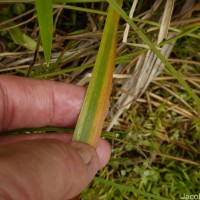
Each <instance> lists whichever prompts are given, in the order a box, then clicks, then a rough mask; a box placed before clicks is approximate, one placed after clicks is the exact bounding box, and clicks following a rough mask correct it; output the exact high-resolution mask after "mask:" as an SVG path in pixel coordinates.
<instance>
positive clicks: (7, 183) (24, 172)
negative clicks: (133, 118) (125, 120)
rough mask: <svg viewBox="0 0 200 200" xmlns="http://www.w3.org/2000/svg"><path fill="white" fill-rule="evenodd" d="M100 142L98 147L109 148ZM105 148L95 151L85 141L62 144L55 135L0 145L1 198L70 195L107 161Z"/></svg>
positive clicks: (44, 199)
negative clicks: (101, 150) (48, 137)
mask: <svg viewBox="0 0 200 200" xmlns="http://www.w3.org/2000/svg"><path fill="white" fill-rule="evenodd" d="M100 145H102V148H100V147H98V148H97V149H109V147H108V144H107V143H105V142H100ZM98 151H100V150H98ZM105 152H106V151H105V150H104V153H102V152H100V153H98V154H97V153H96V151H95V149H94V148H92V147H91V146H90V145H87V144H85V143H78V142H72V143H71V144H65V143H63V142H61V141H58V140H54V139H37V140H32V141H22V142H18V143H14V144H9V145H3V146H1V147H0V166H1V167H0V180H1V185H0V199H21V200H25V199H30V200H32V199H34V200H35V199H42V200H57V199H61V200H66V199H71V198H73V197H75V196H76V195H78V194H80V193H81V191H82V190H83V189H84V188H85V187H86V186H87V185H88V184H89V182H90V181H91V180H92V178H93V177H94V175H95V174H96V172H97V171H98V170H99V169H100V168H101V167H103V165H105V163H106V162H108V159H109V155H107V156H104V155H103V154H105ZM107 152H108V154H109V150H108V151H107ZM98 155H99V156H98ZM103 157H104V158H103ZM102 158H103V159H104V162H102V161H101V160H102ZM105 160H106V161H105ZM102 163H103V164H102Z"/></svg>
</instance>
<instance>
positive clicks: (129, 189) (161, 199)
mask: <svg viewBox="0 0 200 200" xmlns="http://www.w3.org/2000/svg"><path fill="white" fill-rule="evenodd" d="M94 180H95V181H97V182H99V183H102V184H103V185H106V186H112V187H115V188H117V189H119V190H123V191H127V192H133V193H135V194H137V195H140V196H143V197H146V198H150V199H156V200H169V199H168V198H164V197H160V196H157V195H155V194H151V193H148V192H144V191H141V190H138V189H135V188H134V187H130V186H125V185H121V184H118V183H114V182H112V181H108V180H105V179H102V178H99V177H95V178H94Z"/></svg>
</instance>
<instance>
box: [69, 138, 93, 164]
mask: <svg viewBox="0 0 200 200" xmlns="http://www.w3.org/2000/svg"><path fill="white" fill-rule="evenodd" d="M85 145H86V144H84V143H81V142H72V143H71V147H72V148H73V149H75V151H76V152H77V153H78V154H79V156H80V157H81V158H82V160H83V162H84V163H85V164H86V165H88V164H89V163H90V162H91V160H92V152H91V151H90V149H89V148H87V147H85Z"/></svg>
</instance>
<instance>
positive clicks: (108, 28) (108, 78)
mask: <svg viewBox="0 0 200 200" xmlns="http://www.w3.org/2000/svg"><path fill="white" fill-rule="evenodd" d="M116 3H117V5H119V6H120V5H121V4H122V0H117V1H116ZM118 20H119V15H118V14H117V13H116V12H115V11H114V9H113V8H112V7H111V6H109V10H108V15H107V20H106V24H105V28H104V31H103V36H102V40H101V44H100V48H99V52H98V55H97V59H96V63H95V66H94V70H93V74H92V78H91V81H90V84H89V87H88V90H87V94H86V98H85V101H84V104H83V107H82V110H81V113H80V116H79V119H78V122H77V125H76V129H75V132H74V135H73V140H74V141H82V142H87V143H89V144H91V145H92V146H94V147H95V146H96V145H97V142H98V140H99V137H100V134H101V130H102V126H103V122H104V119H105V116H106V112H107V108H108V104H109V96H110V91H111V85H112V76H113V71H114V66H115V54H116V42H117V39H116V38H117V37H116V36H117V35H116V33H117V27H118Z"/></svg>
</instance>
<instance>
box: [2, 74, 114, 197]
mask: <svg viewBox="0 0 200 200" xmlns="http://www.w3.org/2000/svg"><path fill="white" fill-rule="evenodd" d="M84 96H85V90H84V89H83V88H82V87H78V86H75V85H69V84H65V83H58V82H53V81H46V80H32V79H27V78H20V77H15V76H0V131H2V130H3V131H5V130H12V129H18V128H33V127H43V126H60V127H64V126H68V127H74V126H75V124H76V121H77V117H78V115H79V112H80V109H81V106H82V103H83V99H84ZM109 158H110V146H109V144H108V143H107V142H106V141H105V140H102V139H100V141H99V143H98V146H97V149H96V150H95V149H94V148H93V147H91V146H90V145H88V144H85V143H78V142H71V135H69V134H65V133H56V134H55V133H52V134H38V135H12V136H11V135H10V136H0V181H1V184H0V199H8V200H9V199H21V200H25V199H29V200H32V199H33V200H35V199H42V200H66V199H71V198H73V197H75V196H77V195H78V194H80V193H81V191H82V190H83V189H84V188H85V187H86V186H87V185H88V184H89V182H90V181H91V180H92V178H93V177H94V176H95V174H96V173H97V171H98V170H99V169H101V168H103V167H104V166H105V165H106V164H107V163H108V161H109Z"/></svg>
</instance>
